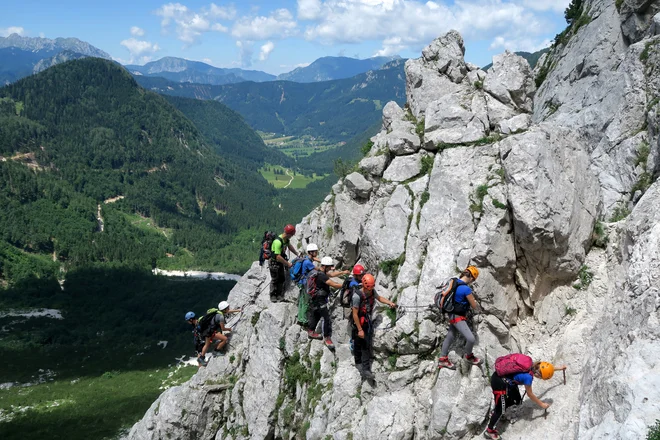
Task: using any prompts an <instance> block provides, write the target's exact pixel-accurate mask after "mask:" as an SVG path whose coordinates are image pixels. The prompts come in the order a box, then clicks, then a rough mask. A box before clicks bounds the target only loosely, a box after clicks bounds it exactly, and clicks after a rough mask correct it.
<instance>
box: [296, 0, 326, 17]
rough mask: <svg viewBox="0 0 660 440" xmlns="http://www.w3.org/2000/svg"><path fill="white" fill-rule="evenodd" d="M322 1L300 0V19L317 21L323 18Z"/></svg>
mask: <svg viewBox="0 0 660 440" xmlns="http://www.w3.org/2000/svg"><path fill="white" fill-rule="evenodd" d="M321 6H322V5H321V0H298V19H300V20H316V19H317V18H320V16H321Z"/></svg>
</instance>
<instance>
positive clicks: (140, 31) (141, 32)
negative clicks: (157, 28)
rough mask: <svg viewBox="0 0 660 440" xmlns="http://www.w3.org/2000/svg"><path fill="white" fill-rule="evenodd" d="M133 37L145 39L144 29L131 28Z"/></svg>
mask: <svg viewBox="0 0 660 440" xmlns="http://www.w3.org/2000/svg"><path fill="white" fill-rule="evenodd" d="M131 35H133V36H134V37H143V36H144V29H142V28H139V27H137V26H132V27H131Z"/></svg>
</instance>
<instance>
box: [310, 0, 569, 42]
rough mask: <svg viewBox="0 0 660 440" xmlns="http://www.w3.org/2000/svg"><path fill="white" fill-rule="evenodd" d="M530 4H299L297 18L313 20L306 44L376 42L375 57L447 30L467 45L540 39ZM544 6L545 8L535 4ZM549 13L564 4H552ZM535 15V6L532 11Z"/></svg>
mask: <svg viewBox="0 0 660 440" xmlns="http://www.w3.org/2000/svg"><path fill="white" fill-rule="evenodd" d="M532 2H533V0H513V1H509V2H502V1H501V0H474V1H470V2H468V1H464V0H455V1H454V2H451V3H450V2H446V1H439V0H436V1H419V0H298V17H299V18H300V19H301V20H303V19H305V20H312V22H311V23H310V24H309V25H308V26H307V27H306V29H305V33H304V35H305V38H306V39H308V40H313V41H319V42H321V43H323V44H337V43H360V42H363V41H365V40H380V41H381V42H382V47H381V49H380V50H379V51H377V52H376V54H375V55H393V54H396V53H399V52H400V51H402V50H404V49H413V50H419V49H421V47H423V46H424V45H426V44H428V43H429V42H430V41H431V40H433V39H434V38H436V37H438V36H439V35H441V34H443V33H445V32H447V31H448V30H450V29H456V30H458V31H459V32H461V33H462V35H463V36H464V37H465V38H466V39H471V38H473V39H480V40H483V39H494V38H495V37H498V36H499V37H502V38H504V40H505V41H506V40H508V41H514V40H515V39H516V38H517V35H519V34H522V35H527V36H528V37H529V38H530V39H534V38H535V37H538V38H540V37H539V36H540V34H541V33H542V32H543V30H544V29H547V28H548V27H549V22H546V21H545V19H544V18H543V17H541V16H540V15H539V14H537V13H535V11H534V10H532V9H531V7H529V5H528V4H527V3H530V4H531V3H532ZM538 3H544V2H538ZM550 3H552V5H551V6H548V8H555V9H556V8H560V7H561V5H562V4H563V3H565V1H563V0H562V1H559V0H552V1H551V2H550ZM535 9H536V10H539V9H540V8H539V7H538V6H537V7H536V8H535Z"/></svg>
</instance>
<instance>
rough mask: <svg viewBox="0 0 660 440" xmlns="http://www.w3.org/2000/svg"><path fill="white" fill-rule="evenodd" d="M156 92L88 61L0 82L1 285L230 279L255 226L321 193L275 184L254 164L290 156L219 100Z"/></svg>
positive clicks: (291, 213)
mask: <svg viewBox="0 0 660 440" xmlns="http://www.w3.org/2000/svg"><path fill="white" fill-rule="evenodd" d="M168 99H170V100H171V102H168V100H166V99H165V98H163V97H161V96H159V95H157V94H155V93H152V92H149V91H145V90H144V89H142V88H141V87H139V86H138V85H137V84H136V82H135V80H134V79H133V78H132V77H131V75H129V74H128V73H127V72H126V71H125V70H124V69H122V68H121V67H120V66H117V65H116V64H114V63H112V62H108V61H105V60H101V59H83V60H76V61H72V62H68V63H64V64H61V65H58V66H55V67H53V68H51V69H48V70H46V71H44V72H42V73H40V74H38V75H35V76H32V77H28V78H25V79H23V80H21V81H19V82H17V83H15V84H12V85H10V86H7V87H5V88H2V89H0V156H1V157H2V159H0V174H1V177H0V255H2V258H0V261H2V263H0V264H1V266H0V276H1V279H2V280H3V282H4V283H9V284H11V283H14V282H18V281H19V280H22V279H26V278H31V277H32V278H34V277H35V276H36V277H42V276H47V274H50V275H51V276H54V275H58V273H57V271H58V270H59V268H60V267H63V268H64V269H66V270H68V269H70V268H76V267H80V266H87V265H94V264H115V265H116V264H119V265H129V266H135V267H140V268H143V269H146V268H149V269H150V268H152V267H156V266H158V267H164V268H183V267H195V268H200V269H217V270H224V271H230V272H239V273H240V272H241V271H243V270H245V269H246V268H247V267H248V266H249V264H250V263H251V262H252V261H254V260H255V259H256V254H257V249H258V240H259V239H260V236H261V234H262V233H263V230H265V229H271V228H281V226H282V225H283V224H285V223H287V222H296V221H298V220H299V219H300V218H301V217H302V216H303V215H304V214H305V213H306V212H308V211H309V210H310V209H311V208H312V207H313V206H314V205H315V204H317V203H318V201H319V200H321V199H322V198H323V196H324V195H325V194H326V193H327V191H328V188H329V185H330V184H331V182H329V181H319V182H315V183H314V184H312V185H310V186H309V187H308V188H306V189H304V190H288V191H278V190H275V189H274V188H273V187H272V186H271V185H269V184H268V183H267V182H266V180H264V179H263V178H262V177H261V176H260V175H259V174H258V173H257V172H256V169H257V168H258V167H259V166H261V165H262V164H263V163H265V162H266V161H270V163H281V164H283V165H287V166H288V165H291V164H290V163H289V162H290V161H291V159H289V158H287V157H286V156H284V155H282V154H280V153H277V152H273V151H268V150H267V149H266V147H265V145H264V144H263V142H262V141H261V139H260V138H259V136H258V135H256V133H254V131H253V130H252V129H251V128H250V127H249V126H248V125H247V124H246V123H245V122H244V121H243V119H242V118H241V117H240V116H239V115H237V114H236V113H234V112H233V111H231V110H229V109H227V108H226V107H225V106H223V105H222V104H220V103H216V102H202V101H193V100H185V99H183V98H168ZM173 104H174V105H173ZM177 108H179V109H180V110H181V111H179V110H177ZM182 112H183V113H182ZM186 116H188V117H186ZM189 118H190V119H189ZM106 202H107V203H106ZM99 207H100V208H99ZM99 213H100V218H101V219H99V218H97V217H98V214H99Z"/></svg>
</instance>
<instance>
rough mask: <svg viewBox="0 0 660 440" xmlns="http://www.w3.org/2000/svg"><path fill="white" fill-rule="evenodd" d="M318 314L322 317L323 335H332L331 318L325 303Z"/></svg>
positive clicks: (328, 336)
mask: <svg viewBox="0 0 660 440" xmlns="http://www.w3.org/2000/svg"><path fill="white" fill-rule="evenodd" d="M320 315H321V317H322V318H323V336H325V337H326V338H330V337H332V320H331V319H330V310H329V309H328V306H327V305H326V306H325V307H321V309H320Z"/></svg>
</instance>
